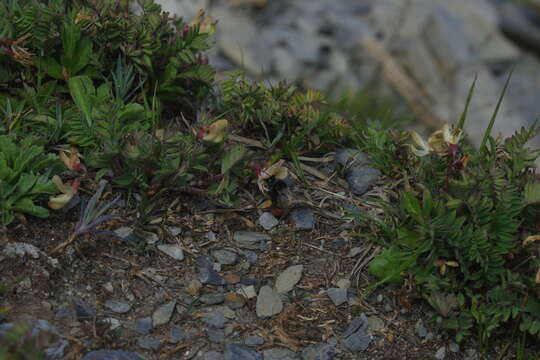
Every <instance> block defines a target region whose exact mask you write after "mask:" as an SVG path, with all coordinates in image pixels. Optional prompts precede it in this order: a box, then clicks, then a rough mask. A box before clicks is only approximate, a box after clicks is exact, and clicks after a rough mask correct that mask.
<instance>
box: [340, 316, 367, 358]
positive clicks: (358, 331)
mask: <svg viewBox="0 0 540 360" xmlns="http://www.w3.org/2000/svg"><path fill="white" fill-rule="evenodd" d="M368 326H369V323H368V319H367V317H366V315H365V314H362V315H360V316H359V317H356V318H354V319H353V320H352V321H351V324H350V325H349V326H348V327H347V329H346V330H345V332H344V333H343V335H342V339H343V340H342V343H343V345H345V347H346V348H347V349H348V350H350V351H352V352H357V351H361V350H366V349H367V348H368V346H369V344H370V343H371V340H372V338H371V336H369V335H367V334H366V330H367V329H368Z"/></svg>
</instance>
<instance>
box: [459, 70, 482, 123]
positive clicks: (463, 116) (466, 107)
mask: <svg viewBox="0 0 540 360" xmlns="http://www.w3.org/2000/svg"><path fill="white" fill-rule="evenodd" d="M476 80H478V75H475V76H474V80H473V82H472V84H471V87H470V89H469V94H467V101H466V102H465V108H463V112H462V113H461V117H460V118H459V122H458V124H457V128H458V129H461V130H463V127H464V126H465V120H466V119H467V112H468V111H469V105H470V103H471V100H472V96H473V94H474V87H475V85H476Z"/></svg>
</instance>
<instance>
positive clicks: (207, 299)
mask: <svg viewBox="0 0 540 360" xmlns="http://www.w3.org/2000/svg"><path fill="white" fill-rule="evenodd" d="M199 300H200V301H201V302H202V303H203V304H206V305H216V304H221V303H222V302H223V301H225V296H224V295H223V294H221V293H210V294H204V295H202V296H201V297H200V298H199Z"/></svg>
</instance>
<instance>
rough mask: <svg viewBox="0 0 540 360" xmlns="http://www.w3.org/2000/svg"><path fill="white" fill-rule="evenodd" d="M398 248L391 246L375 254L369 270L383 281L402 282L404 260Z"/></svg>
mask: <svg viewBox="0 0 540 360" xmlns="http://www.w3.org/2000/svg"><path fill="white" fill-rule="evenodd" d="M400 259H401V255H400V253H399V251H398V250H397V249H396V248H389V249H386V250H384V251H383V252H382V253H380V254H378V255H377V256H375V258H374V259H373V260H372V261H371V263H370V264H369V272H370V273H371V274H372V275H375V276H376V277H378V278H379V279H381V280H382V281H383V282H391V283H401V282H402V281H403V279H402V277H401V275H400V274H401V272H402V271H403V270H402V262H401V260H400Z"/></svg>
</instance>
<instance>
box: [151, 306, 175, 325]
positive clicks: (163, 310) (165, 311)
mask: <svg viewBox="0 0 540 360" xmlns="http://www.w3.org/2000/svg"><path fill="white" fill-rule="evenodd" d="M175 305H176V301H171V302H168V303H166V304H164V305H161V306H160V307H158V308H157V309H156V311H154V313H153V314H152V323H153V325H154V327H155V326H160V325H164V324H166V323H168V322H169V320H170V319H171V316H172V314H173V312H174V307H175Z"/></svg>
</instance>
